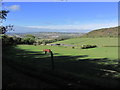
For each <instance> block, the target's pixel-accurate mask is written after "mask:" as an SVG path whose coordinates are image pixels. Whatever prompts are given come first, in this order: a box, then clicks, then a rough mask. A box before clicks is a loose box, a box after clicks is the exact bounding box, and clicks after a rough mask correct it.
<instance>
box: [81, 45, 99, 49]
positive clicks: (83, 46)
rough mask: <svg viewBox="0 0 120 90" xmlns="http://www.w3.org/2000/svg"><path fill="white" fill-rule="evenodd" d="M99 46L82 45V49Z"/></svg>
mask: <svg viewBox="0 0 120 90" xmlns="http://www.w3.org/2000/svg"><path fill="white" fill-rule="evenodd" d="M95 47H97V45H82V47H81V49H88V48H95Z"/></svg>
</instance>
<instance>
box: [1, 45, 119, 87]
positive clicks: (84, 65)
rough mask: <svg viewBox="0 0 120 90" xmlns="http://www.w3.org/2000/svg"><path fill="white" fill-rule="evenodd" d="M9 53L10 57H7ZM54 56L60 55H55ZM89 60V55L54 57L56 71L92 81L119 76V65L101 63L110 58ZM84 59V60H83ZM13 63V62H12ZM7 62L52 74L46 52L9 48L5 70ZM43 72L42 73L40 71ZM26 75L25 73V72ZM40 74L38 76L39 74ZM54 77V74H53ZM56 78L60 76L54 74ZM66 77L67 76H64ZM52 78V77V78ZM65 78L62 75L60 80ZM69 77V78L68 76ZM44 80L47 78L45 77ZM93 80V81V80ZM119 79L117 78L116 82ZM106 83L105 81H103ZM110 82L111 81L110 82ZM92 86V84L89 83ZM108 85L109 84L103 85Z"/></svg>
mask: <svg viewBox="0 0 120 90" xmlns="http://www.w3.org/2000/svg"><path fill="white" fill-rule="evenodd" d="M8 53H9V56H6V55H7V54H8ZM54 55H59V53H55V54H54ZM86 57H87V58H88V57H89V56H88V55H79V56H69V55H67V56H54V58H53V59H54V64H55V71H58V72H61V73H59V74H63V72H65V73H66V72H67V73H72V74H75V75H78V76H83V77H84V78H88V79H90V80H92V79H93V78H95V79H96V78H106V79H107V80H108V79H110V78H115V77H113V76H114V75H117V74H118V73H120V72H119V70H118V67H117V65H114V64H100V63H101V62H108V61H109V59H108V58H93V59H91V58H88V59H83V58H86ZM81 58H82V59H81ZM10 61H11V62H10ZM6 62H8V63H10V64H11V66H12V65H13V66H14V65H16V66H15V67H16V68H17V66H18V67H21V69H22V68H24V69H29V70H31V71H36V72H38V71H39V73H40V72H42V74H44V73H43V72H44V70H45V69H44V68H47V69H48V71H47V76H48V75H49V74H50V72H51V58H50V55H49V54H47V55H45V54H44V52H42V50H41V51H38V52H34V51H27V50H21V49H19V48H15V47H12V48H9V50H8V51H3V68H4V66H5V65H6ZM40 70H42V71H40ZM24 73H25V71H24ZM39 73H38V74H39ZM52 75H53V74H52ZM54 75H55V76H56V77H58V76H59V75H56V74H54ZM64 76H66V75H64ZM50 77H52V76H50ZM61 77H63V76H62V75H61V76H60V78H61ZM68 77H69V76H68ZM44 78H46V77H45V76H44ZM69 78H71V77H69ZM91 78H92V79H91ZM116 79H117V78H115V80H116ZM101 82H104V81H101ZM108 82H109V80H108ZM89 84H90V83H89ZM103 84H107V83H103ZM88 86H89V85H88Z"/></svg>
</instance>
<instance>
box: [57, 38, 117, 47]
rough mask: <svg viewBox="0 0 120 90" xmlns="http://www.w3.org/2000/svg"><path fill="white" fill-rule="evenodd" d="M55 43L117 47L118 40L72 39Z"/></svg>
mask: <svg viewBox="0 0 120 90" xmlns="http://www.w3.org/2000/svg"><path fill="white" fill-rule="evenodd" d="M55 43H62V44H73V45H84V44H85V45H97V46H100V47H102V46H118V38H109V37H102V38H73V39H69V40H64V41H58V42H55Z"/></svg>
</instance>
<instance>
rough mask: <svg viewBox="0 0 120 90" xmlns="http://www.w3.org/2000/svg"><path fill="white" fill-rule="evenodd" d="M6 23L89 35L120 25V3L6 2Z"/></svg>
mask: <svg viewBox="0 0 120 90" xmlns="http://www.w3.org/2000/svg"><path fill="white" fill-rule="evenodd" d="M2 8H3V9H7V10H9V11H10V12H9V13H8V16H7V19H6V21H4V23H3V24H5V25H8V24H13V25H14V26H22V27H29V28H37V29H41V28H43V29H56V31H57V30H63V29H66V30H68V32H69V29H71V30H76V31H77V32H85V31H86V32H87V31H90V30H94V29H99V28H107V27H114V26H117V25H118V2H5V3H4V5H3V7H2Z"/></svg>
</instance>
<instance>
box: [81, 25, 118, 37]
mask: <svg viewBox="0 0 120 90" xmlns="http://www.w3.org/2000/svg"><path fill="white" fill-rule="evenodd" d="M118 33H119V35H120V30H118V27H111V28H102V29H97V30H93V31H91V32H89V33H87V34H85V35H83V36H82V37H117V36H118Z"/></svg>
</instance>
